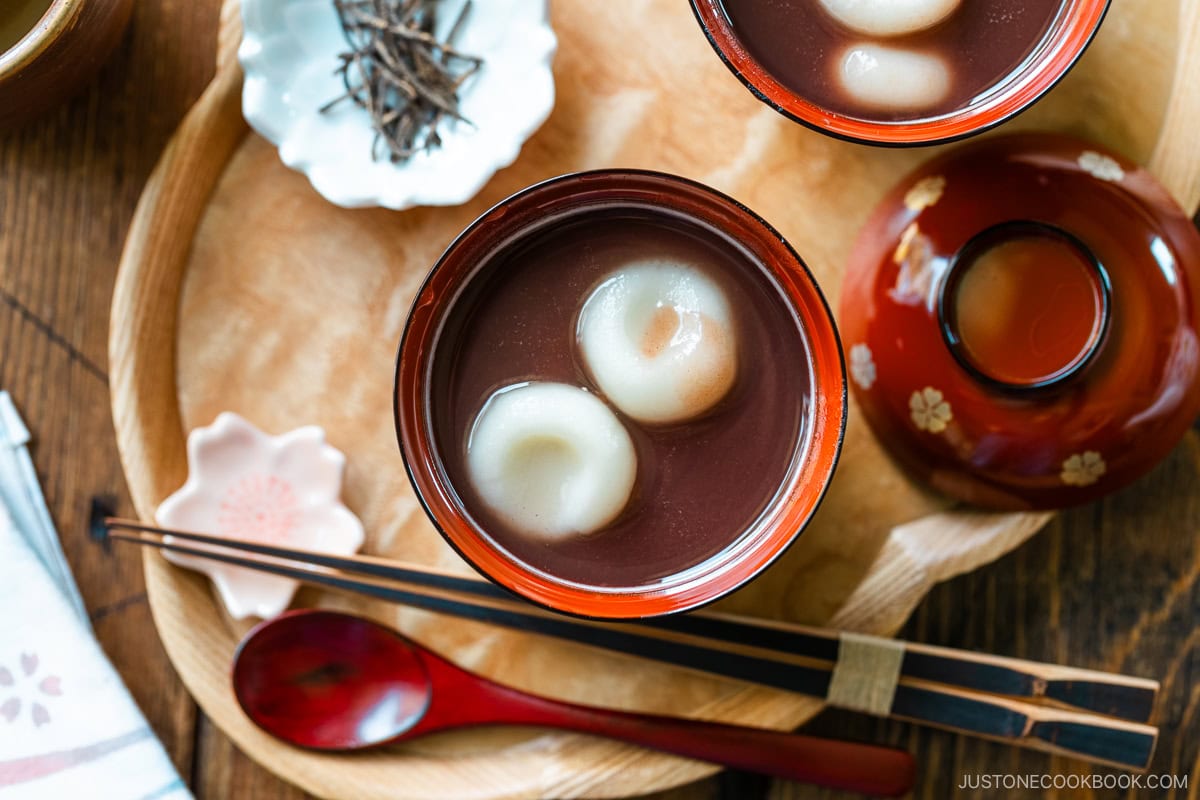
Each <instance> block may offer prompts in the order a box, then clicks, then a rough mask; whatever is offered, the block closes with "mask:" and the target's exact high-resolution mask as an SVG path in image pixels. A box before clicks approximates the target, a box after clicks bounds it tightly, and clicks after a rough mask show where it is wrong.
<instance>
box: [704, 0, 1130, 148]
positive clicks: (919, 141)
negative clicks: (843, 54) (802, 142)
mask: <svg viewBox="0 0 1200 800" xmlns="http://www.w3.org/2000/svg"><path fill="white" fill-rule="evenodd" d="M1108 2H1109V0H1066V1H1065V4H1064V8H1063V10H1062V12H1061V13H1060V14H1059V18H1058V22H1057V23H1056V24H1055V25H1054V27H1053V29H1052V30H1051V31H1050V32H1049V34H1048V35H1047V37H1046V39H1045V40H1044V41H1043V42H1042V44H1041V45H1040V46H1039V47H1038V49H1037V51H1036V52H1035V53H1034V54H1033V55H1032V56H1030V58H1029V59H1027V61H1026V63H1025V64H1024V66H1023V67H1022V68H1021V69H1019V70H1018V71H1017V72H1016V73H1015V74H1013V75H1011V76H1009V77H1008V78H1007V79H1006V80H1005V82H1004V84H1003V86H1001V87H1000V88H999V90H997V91H994V92H987V93H983V94H981V95H980V99H979V100H978V101H976V102H975V103H972V104H971V105H969V106H967V107H966V108H963V109H961V110H959V111H955V112H953V113H950V114H945V115H942V116H938V117H934V118H930V119H923V120H909V121H904V122H890V121H872V120H866V119H857V118H854V117H850V116H846V115H844V114H838V113H834V112H832V111H829V110H827V109H824V108H822V107H820V106H818V105H816V104H815V103H813V102H811V101H809V100H808V99H806V98H804V97H803V96H801V95H799V94H796V93H795V92H793V91H792V90H791V89H788V88H787V87H786V86H784V85H783V84H782V83H780V82H779V81H778V80H776V79H775V78H774V77H773V76H772V75H771V74H770V73H769V72H768V71H767V70H766V69H765V68H764V67H763V66H762V65H760V64H759V63H758V62H757V61H756V60H755V59H754V58H753V57H752V56H751V55H750V53H749V52H748V51H747V50H746V48H745V47H744V46H743V45H742V43H741V42H740V41H739V40H738V37H737V35H736V33H735V32H734V30H733V26H732V25H731V24H730V22H729V18H728V17H727V16H726V14H725V10H724V8H723V6H722V0H691V3H692V10H693V11H694V12H695V14H696V19H698V20H699V21H700V25H701V26H702V27H703V29H704V33H705V35H706V36H707V37H708V41H709V43H710V44H711V45H712V46H713V49H714V50H716V51H717V54H718V55H719V56H720V57H721V60H722V61H724V62H725V65H726V66H728V67H729V69H730V70H731V71H732V72H733V74H734V75H736V76H737V77H738V79H739V80H740V81H741V82H742V83H743V84H745V85H746V87H747V88H748V89H750V91H752V92H753V93H754V95H755V96H756V97H758V98H759V99H760V100H762V101H763V102H764V103H766V104H767V105H769V106H771V107H772V108H774V109H775V110H776V111H778V112H780V113H781V114H783V115H785V116H787V117H790V118H791V119H793V120H796V121H797V122H801V123H803V124H805V125H807V126H809V127H810V128H814V129H816V130H819V131H822V132H824V133H829V134H831V135H833V136H837V137H839V138H843V139H850V140H853V141H858V142H863V143H867V144H880V145H894V146H911V145H924V144H933V143H937V142H949V141H953V140H956V139H961V138H964V137H966V136H971V135H973V134H976V133H979V132H980V131H984V130H987V129H988V128H991V127H993V126H995V125H999V124H1000V123H1001V122H1004V121H1005V120H1007V119H1009V118H1010V117H1012V116H1014V115H1016V114H1018V113H1020V112H1021V111H1023V110H1024V109H1025V108H1027V107H1029V106H1030V105H1032V104H1033V103H1034V102H1036V101H1037V100H1038V99H1039V98H1040V97H1041V96H1042V95H1044V94H1045V93H1046V92H1047V91H1049V90H1050V89H1051V88H1053V87H1054V85H1055V84H1056V83H1058V81H1059V80H1061V79H1062V77H1063V76H1064V75H1065V74H1066V73H1067V71H1068V70H1070V69H1071V67H1072V66H1073V65H1074V64H1075V62H1076V61H1077V60H1078V59H1079V57H1080V56H1081V55H1082V54H1083V51H1084V50H1085V49H1086V48H1087V46H1088V44H1089V43H1090V42H1091V40H1092V37H1094V36H1095V34H1096V31H1097V30H1098V29H1099V27H1100V23H1101V21H1103V19H1104V14H1105V12H1106V11H1107V10H1108Z"/></svg>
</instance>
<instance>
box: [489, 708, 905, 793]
mask: <svg viewBox="0 0 1200 800" xmlns="http://www.w3.org/2000/svg"><path fill="white" fill-rule="evenodd" d="M498 688H501V689H502V691H503V693H504V694H510V695H512V696H510V697H508V698H505V700H508V702H504V701H501V702H500V703H499V704H496V705H493V708H492V710H493V711H498V710H500V708H504V709H505V713H504V714H503V716H504V717H505V718H504V719H503V720H497V721H503V722H508V723H510V724H526V725H539V726H547V727H553V728H563V729H567V730H573V731H579V732H581V733H589V734H593V735H596V736H604V737H608V738H610V739H618V740H620V741H623V742H629V743H630V744H636V745H640V746H642V747H648V748H651V749H653V750H660V751H662V752H665V753H672V754H674V755H679V756H684V757H686V758H694V759H697V760H700V761H708V762H710V763H713V764H721V765H724V766H726V767H733V768H735V769H741V770H746V771H749V772H758V773H762V774H764V775H771V776H773V777H776V778H783V779H785V780H793V781H803V782H805V783H811V784H815V785H818V786H824V787H828V788H832V789H842V790H845V791H851V792H859V793H862V794H868V795H875V796H880V797H896V796H899V795H902V794H905V793H907V792H908V791H910V790H911V789H912V785H913V778H914V772H915V768H914V764H913V758H912V756H911V755H910V754H909V753H908V752H906V751H904V750H898V749H895V748H890V747H880V746H877V745H870V744H859V743H857V742H845V741H838V740H836V739H824V738H818V737H815V736H804V735H801V734H797V733H786V732H782V731H770V730H763V729H761V728H748V727H744V726H739V725H725V724H722V723H717V722H703V721H700V720H690V719H679V718H675V717H660V716H655V715H651V714H632V713H627V712H623V711H612V710H607V709H599V708H592V707H590V706H580V705H574V704H571V703H560V702H558V701H553V700H548V699H546V698H542V697H534V696H530V695H526V694H524V693H519V692H516V691H514V690H507V689H506V687H498ZM495 699H499V698H495Z"/></svg>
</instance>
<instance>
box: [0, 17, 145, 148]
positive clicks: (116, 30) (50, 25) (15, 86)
mask: <svg viewBox="0 0 1200 800" xmlns="http://www.w3.org/2000/svg"><path fill="white" fill-rule="evenodd" d="M132 11H133V0H53V2H52V3H51V4H50V7H49V9H47V11H46V13H45V14H44V15H43V16H42V18H41V19H40V20H39V21H38V22H37V24H36V25H34V27H33V29H32V30H31V31H29V33H27V34H26V35H25V36H24V38H22V39H21V40H20V41H18V42H17V43H16V44H15V45H13V46H12V47H11V48H9V49H8V50H6V51H4V52H3V53H0V126H8V125H15V124H19V123H21V122H24V121H26V120H28V119H31V118H32V117H35V116H37V115H38V114H42V113H44V112H46V111H49V110H50V109H51V108H53V107H54V106H56V105H58V104H59V103H61V102H62V101H64V100H66V99H67V98H68V97H69V96H70V95H71V94H72V93H74V92H75V90H77V89H78V88H79V87H80V86H81V85H82V84H83V82H84V81H85V80H86V79H87V78H88V77H90V76H92V75H95V74H96V71H97V70H98V69H99V68H100V66H101V65H102V64H103V63H104V61H105V60H106V59H107V58H108V56H109V54H110V53H111V52H112V50H113V48H114V47H116V45H117V42H118V41H120V39H121V34H122V32H123V31H124V30H125V26H126V25H127V24H128V22H129V17H130V13H131V12H132Z"/></svg>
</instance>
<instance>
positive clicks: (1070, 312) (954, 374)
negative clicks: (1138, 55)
mask: <svg viewBox="0 0 1200 800" xmlns="http://www.w3.org/2000/svg"><path fill="white" fill-rule="evenodd" d="M1021 220H1025V221H1032V223H1033V224H1034V225H1037V226H1050V227H1049V228H1048V230H1053V231H1057V232H1058V233H1059V234H1060V235H1062V236H1065V237H1068V238H1069V239H1071V240H1072V241H1076V242H1078V244H1079V246H1080V247H1081V248H1083V250H1084V251H1085V252H1087V253H1089V254H1090V255H1091V256H1093V257H1094V260H1095V262H1096V268H1095V271H1094V272H1092V273H1088V274H1091V275H1092V279H1093V284H1092V285H1091V288H1090V289H1089V287H1088V286H1086V285H1076V284H1079V282H1080V280H1082V278H1081V277H1080V275H1079V274H1075V273H1073V272H1072V274H1070V275H1068V274H1067V273H1062V272H1060V270H1068V271H1074V270H1077V269H1084V270H1087V269H1089V268H1088V267H1086V266H1079V265H1077V264H1076V265H1065V264H1060V265H1058V267H1055V265H1049V268H1047V269H1044V270H1041V271H1040V272H1038V273H1037V275H1039V276H1040V278H1041V283H1040V284H1034V285H1030V283H1029V281H1028V278H1029V275H1028V274H1021V275H1017V276H1016V277H1014V278H1013V280H1014V281H1016V283H1014V284H1013V287H1017V286H1019V287H1020V288H1021V291H1022V292H1024V295H1019V296H1025V297H1028V298H1029V302H1028V303H1024V304H1022V303H1010V302H1009V301H1005V300H1003V299H1002V298H999V297H992V298H988V297H986V293H981V295H980V299H981V302H982V303H985V304H988V305H982V306H981V307H980V309H979V313H980V314H983V315H988V316H995V315H996V313H997V305H1005V306H1007V307H1011V308H1012V311H1011V312H1005V313H1011V314H1015V315H1018V317H1017V318H1016V319H1012V320H1008V321H1007V322H1005V321H1004V320H1001V321H1000V322H999V323H997V324H1002V325H1007V326H1008V329H1009V330H1011V332H1012V341H1011V343H1010V344H1011V347H1012V348H1014V351H1015V355H1014V352H1009V353H1005V354H1004V357H1003V358H1001V359H997V361H996V364H994V365H993V366H994V367H996V368H995V369H990V368H989V366H988V365H987V364H983V365H979V364H972V361H971V359H963V358H961V355H962V354H961V353H959V354H956V353H955V351H954V347H955V344H956V342H955V335H954V330H953V329H954V327H955V326H954V325H953V324H952V323H950V324H948V323H947V320H946V316H947V315H946V314H945V313H939V303H941V304H942V305H943V306H945V305H948V303H947V302H946V300H947V298H946V295H947V286H948V285H949V286H950V287H951V288H950V291H949V293H950V294H953V284H954V282H955V280H956V278H955V277H954V276H956V275H959V274H960V273H961V267H956V266H955V264H962V263H965V262H964V260H963V259H962V258H959V259H958V260H957V261H956V254H958V253H959V252H960V250H961V249H962V248H964V246H966V245H968V243H969V242H971V241H972V239H975V238H977V237H978V236H979V235H980V233H981V232H982V231H987V230H989V229H992V228H993V227H994V226H997V225H1000V226H1002V227H1001V228H1000V230H1002V231H1003V230H1012V229H1013V228H1012V224H1013V222H1014V221H1021ZM1027 224H1028V223H1024V222H1022V223H1018V224H1017V225H1016V226H1015V230H1016V232H1017V233H1018V234H1019V233H1020V230H1021V229H1022V227H1024V226H1026V225H1027ZM1056 275H1057V278H1058V279H1059V280H1057V281H1056V280H1055V278H1056ZM1068 284H1069V285H1068ZM1013 287H1009V288H1010V289H1011V288H1013ZM1045 293H1061V294H1057V295H1056V298H1057V299H1051V300H1049V301H1048V299H1047V297H1046V296H1045ZM1010 300H1011V298H1010ZM1198 308H1200V235H1198V234H1197V232H1196V229H1195V228H1194V227H1193V226H1192V224H1191V222H1190V221H1189V220H1188V218H1187V216H1186V215H1185V214H1184V213H1183V211H1182V210H1181V209H1180V208H1179V207H1178V205H1177V204H1176V203H1175V202H1174V200H1173V199H1172V198H1171V197H1170V196H1169V195H1168V194H1167V193H1166V191H1165V190H1164V189H1163V188H1162V187H1161V186H1160V185H1159V184H1158V183H1157V182H1156V181H1155V180H1154V178H1153V177H1151V176H1150V175H1149V174H1148V173H1147V172H1146V171H1144V170H1142V169H1140V168H1138V167H1137V166H1136V165H1134V164H1132V163H1130V162H1129V161H1127V160H1125V159H1123V158H1121V157H1120V156H1117V155H1115V154H1113V153H1110V152H1107V151H1105V150H1104V149H1103V148H1100V147H1098V146H1096V145H1092V144H1088V143H1086V142H1081V141H1077V140H1074V139H1070V138H1066V137H1062V136H1057V135H1049V134H1024V135H1014V136H1007V137H997V138H993V139H989V140H987V141H983V142H979V143H976V144H973V145H970V146H967V147H963V148H960V149H958V150H956V151H952V152H950V153H949V154H947V155H944V156H942V157H940V158H937V159H934V160H933V161H931V162H930V163H928V164H926V165H925V166H923V167H921V168H920V169H918V170H917V171H916V172H915V173H913V174H912V175H910V176H909V177H908V178H906V179H905V180H904V181H902V182H901V183H900V185H899V186H897V187H896V188H895V189H894V190H893V191H892V192H891V194H889V195H888V197H887V198H886V199H885V200H884V201H883V202H882V203H881V204H880V206H879V207H878V209H877V210H876V211H875V213H874V215H873V216H872V217H871V219H870V220H869V222H868V223H867V225H866V226H865V227H864V228H863V230H862V232H861V233H860V235H859V238H858V240H857V242H856V244H855V247H854V250H853V253H852V255H851V259H850V264H849V266H848V269H847V273H846V279H845V283H844V285H843V288H842V298H841V309H840V323H841V328H842V332H843V336H844V342H845V347H846V352H847V354H848V360H849V362H850V366H849V371H850V375H851V381H850V382H851V386H852V387H853V390H854V393H855V397H856V399H857V400H858V404H859V406H860V407H861V409H862V412H863V414H864V415H865V416H866V418H867V420H868V421H869V422H870V424H871V426H872V428H873V429H874V430H875V432H876V433H877V434H878V435H879V437H880V439H881V440H882V441H883V442H884V444H885V445H886V446H887V447H888V449H889V450H890V451H891V452H892V453H893V455H895V456H896V457H897V458H898V459H899V460H900V461H901V462H902V463H904V464H905V465H907V466H908V467H909V468H910V470H911V473H912V474H913V475H914V476H915V477H919V478H921V479H923V480H925V481H928V482H929V483H931V484H932V485H933V486H934V487H936V488H938V489H940V490H941V491H943V492H946V493H948V494H951V495H955V496H957V497H959V498H962V499H964V500H967V501H969V502H972V503H975V504H978V505H984V506H993V507H998V508H1007V509H1026V508H1056V507H1062V506H1070V505H1075V504H1078V503H1084V502H1088V501H1091V500H1095V499H1096V498H1098V497H1100V496H1102V495H1104V494H1107V493H1109V492H1112V491H1114V490H1116V489H1118V488H1120V487H1122V486H1125V485H1126V484H1128V483H1130V482H1131V481H1133V480H1134V479H1136V478H1137V477H1139V476H1140V475H1142V474H1144V473H1145V472H1146V471H1147V470H1149V469H1150V468H1151V467H1153V466H1154V465H1155V464H1156V463H1158V461H1159V460H1161V459H1162V458H1163V457H1164V456H1165V455H1166V454H1167V453H1168V451H1169V450H1170V449H1171V448H1172V447H1173V446H1174V445H1175V444H1176V443H1177V442H1178V441H1179V439H1180V438H1181V437H1182V436H1183V434H1184V433H1185V432H1186V431H1187V429H1188V428H1189V426H1190V425H1191V424H1192V421H1193V420H1194V419H1195V417H1196V415H1197V413H1198V412H1200V386H1198V383H1197V381H1198V378H1200V337H1198V334H1197V313H1198ZM960 313H971V312H970V310H969V309H965V308H964V309H963V310H962V311H961V312H960ZM1047 313H1055V314H1058V315H1059V318H1057V319H1045V314H1047ZM1045 325H1048V326H1051V327H1053V328H1055V329H1057V330H1060V331H1070V332H1071V333H1070V334H1069V335H1070V337H1071V341H1072V343H1071V344H1070V346H1069V347H1067V346H1065V345H1064V347H1063V348H1062V349H1061V351H1060V352H1059V353H1058V354H1057V357H1058V358H1059V359H1060V360H1061V361H1062V362H1063V367H1064V369H1063V370H1062V373H1063V374H1060V375H1057V376H1050V379H1049V380H1048V381H1045V382H1044V383H1045V385H1041V386H1040V387H1039V386H1034V387H1033V388H1030V387H1028V386H1024V387H1023V386H1020V385H1014V384H1019V383H1020V381H1010V382H1009V384H1008V385H1006V384H1005V382H1003V381H1001V380H997V379H996V377H997V375H1005V374H1009V375H1011V374H1014V373H1016V374H1018V376H1019V374H1020V370H1019V369H1018V367H1017V365H1018V362H1019V361H1020V353H1021V351H1022V349H1026V350H1027V348H1030V347H1034V346H1040V345H1038V344H1037V342H1039V341H1042V340H1044V338H1045V337H1042V336H1040V334H1039V332H1038V330H1035V329H1034V328H1035V327H1037V326H1045ZM959 327H961V326H959ZM1089 331H1090V333H1089ZM1065 335H1066V334H1064V336H1065ZM995 346H996V344H995V342H991V343H989V345H988V347H992V348H994V347H995ZM1068 350H1069V351H1071V352H1068ZM1072 354H1078V355H1079V356H1080V357H1079V358H1077V359H1074V360H1072ZM981 357H986V356H980V355H979V354H976V356H975V358H981ZM1049 357H1051V356H1049V355H1048V354H1047V353H1039V354H1038V356H1037V357H1036V358H1031V359H1030V362H1031V365H1032V366H1035V367H1036V369H1032V371H1031V372H1029V373H1028V374H1027V375H1026V376H1025V377H1028V376H1030V375H1032V373H1033V372H1040V371H1044V370H1045V369H1046V368H1047V366H1048V362H1046V359H1047V358H1049ZM1034 362H1036V363H1034ZM973 366H974V367H977V368H976V369H973V368H972V367H973ZM989 373H990V375H989Z"/></svg>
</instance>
